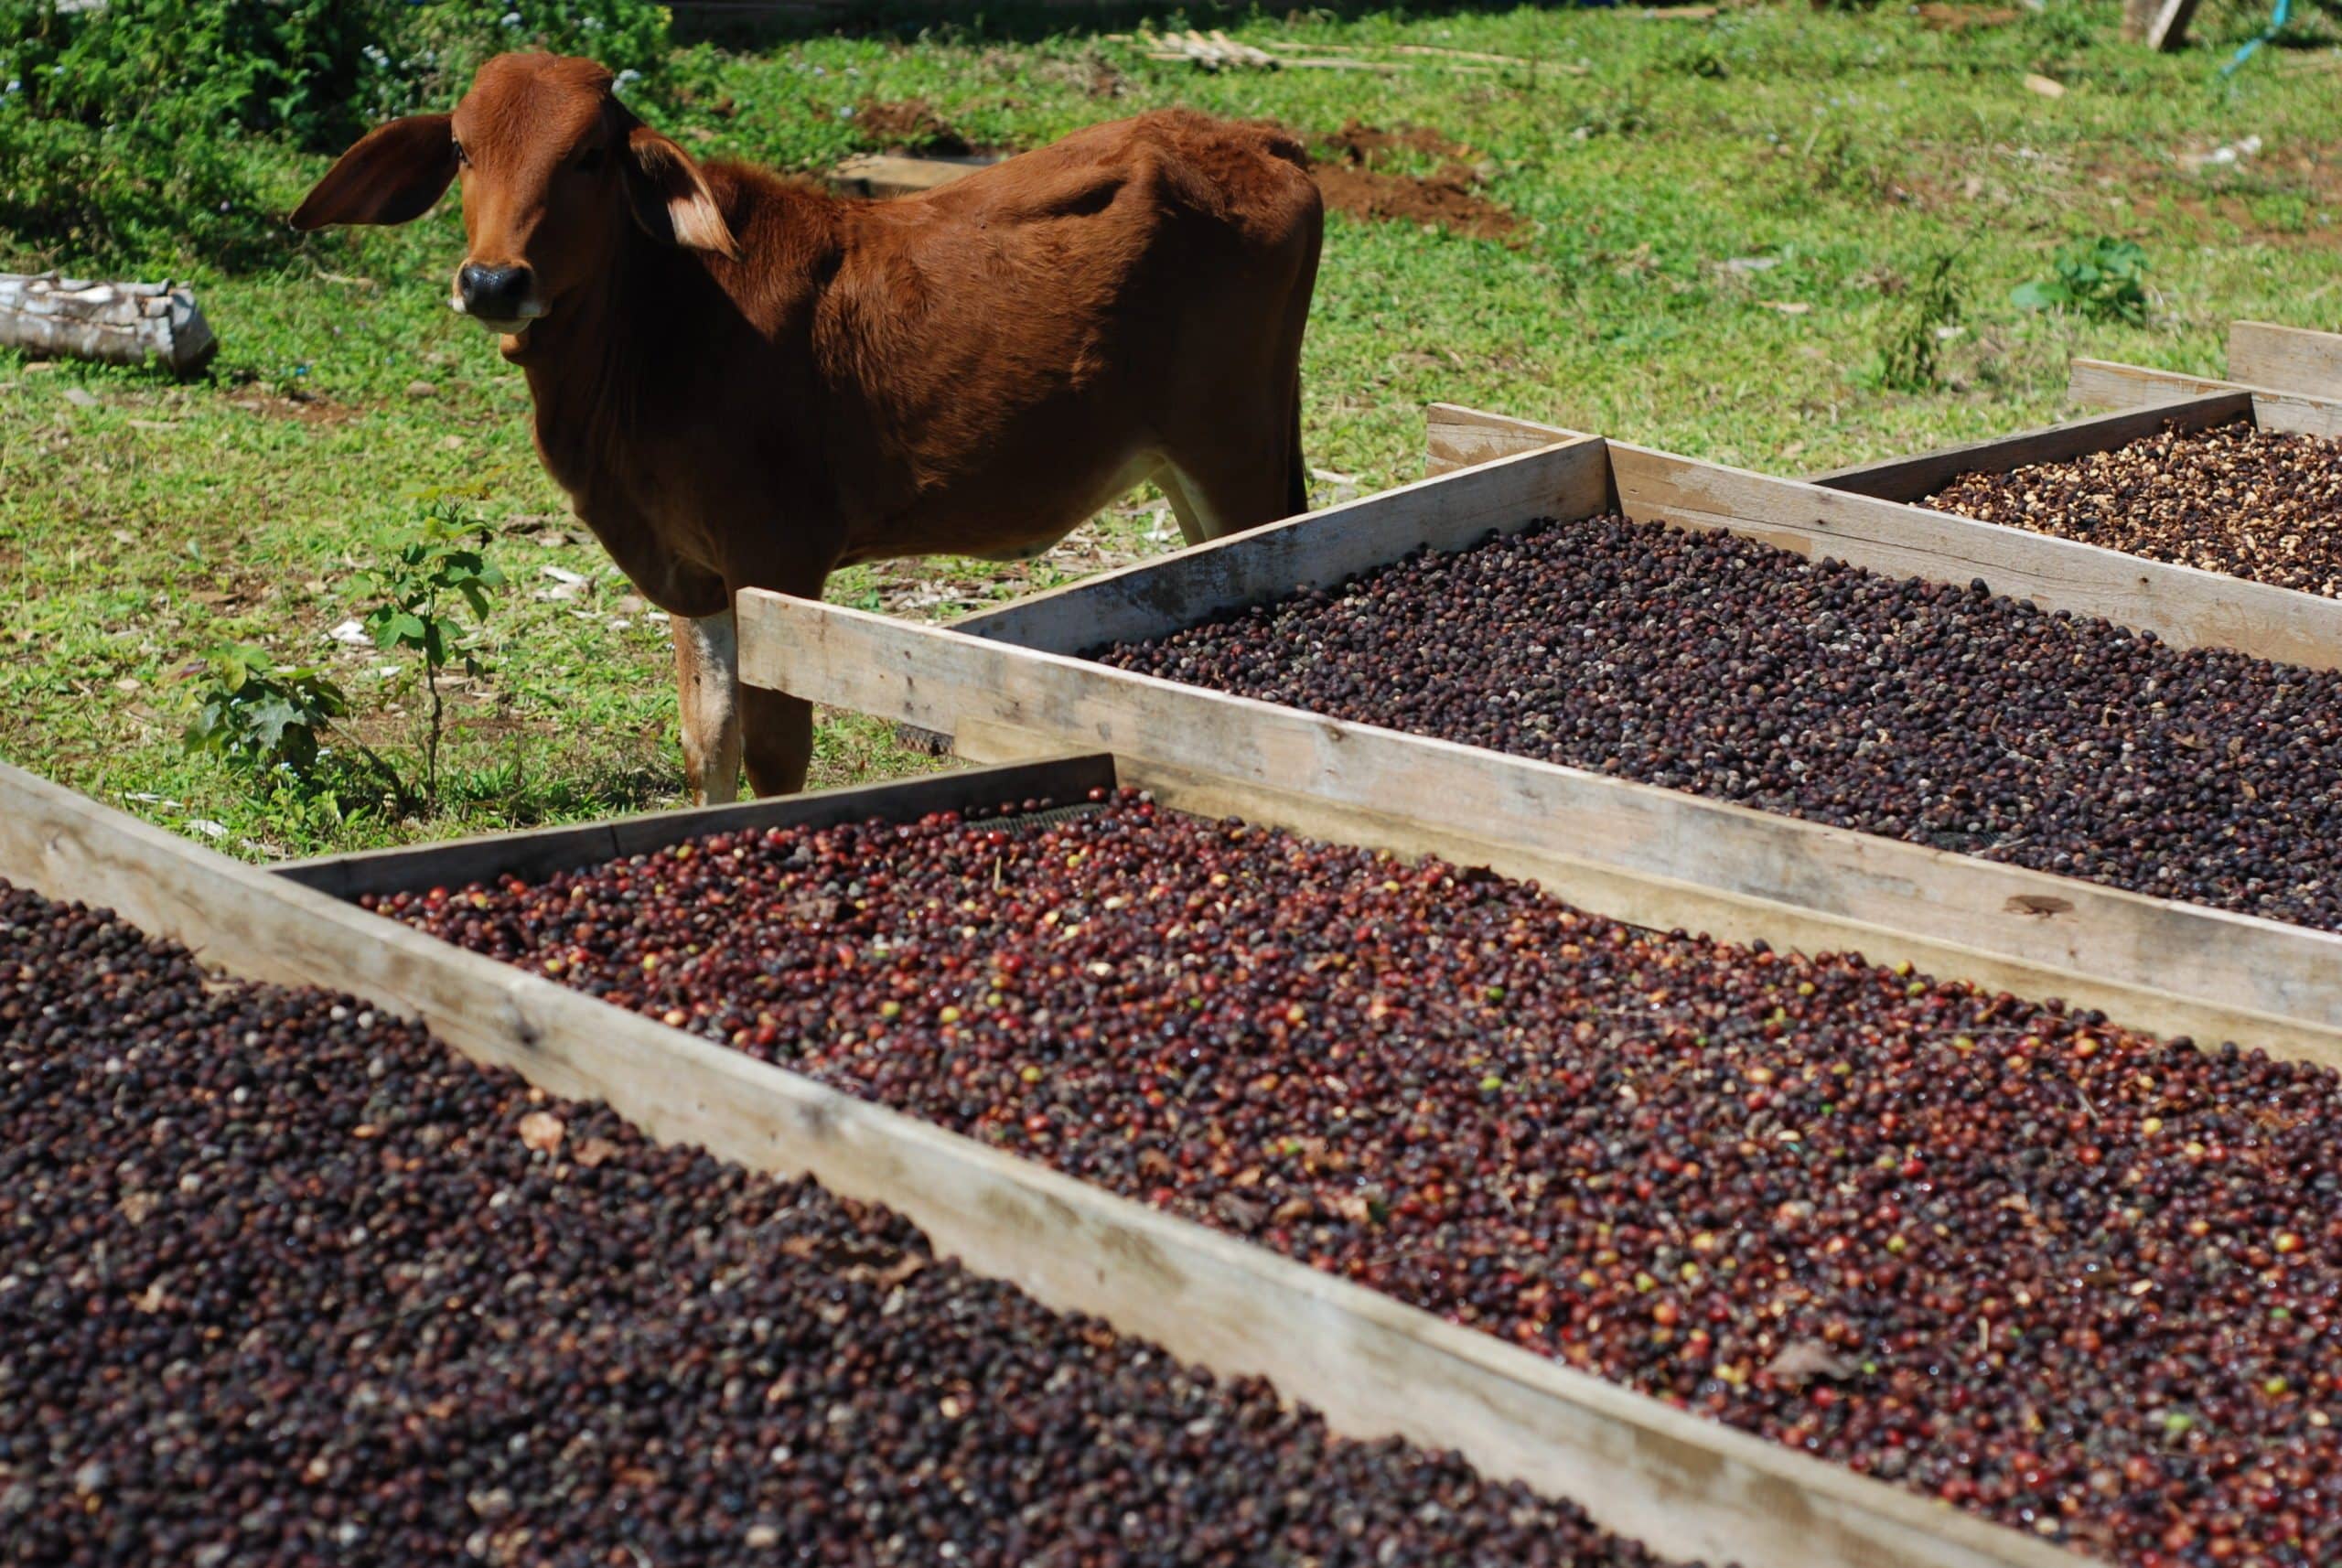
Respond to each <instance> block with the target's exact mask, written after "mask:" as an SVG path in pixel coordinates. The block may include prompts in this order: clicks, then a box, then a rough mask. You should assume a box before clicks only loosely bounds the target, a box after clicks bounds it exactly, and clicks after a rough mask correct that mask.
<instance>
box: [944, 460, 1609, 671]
mask: <svg viewBox="0 0 2342 1568" xmlns="http://www.w3.org/2000/svg"><path fill="white" fill-rule="evenodd" d="M1609 499H1610V495H1609V463H1608V460H1607V459H1606V457H1605V456H1604V455H1603V451H1602V444H1601V443H1600V442H1599V441H1581V442H1576V443H1572V444H1565V445H1563V446H1542V447H1538V448H1533V449H1531V450H1530V451H1527V452H1524V453H1521V454H1520V456H1515V457H1510V458H1508V459H1506V460H1504V461H1501V462H1496V463H1488V464H1484V465H1482V466H1481V467H1476V468H1474V469H1472V470H1471V471H1469V472H1467V473H1458V474H1452V475H1449V476H1447V477H1446V478H1439V479H1427V480H1423V481H1422V482H1421V483H1418V484H1413V485H1407V486H1402V487H1401V488H1400V489H1395V490H1386V491H1384V492H1383V493H1382V494H1380V495H1375V496H1368V497H1364V498H1362V499H1359V500H1354V501H1346V502H1344V503H1343V504H1341V505H1340V506H1336V507H1328V508H1326V509H1325V510H1321V511H1314V512H1310V513H1307V514H1306V515H1305V516H1302V517H1298V518H1289V519H1287V520H1285V521H1283V522H1273V523H1268V524H1265V525H1263V526H1262V527H1260V528H1255V529H1252V530H1249V531H1247V532H1242V533H1237V534H1231V535H1230V536H1229V537H1228V538H1226V539H1220V540H1215V541H1214V542H1211V543H1209V544H1202V545H1198V546H1196V547H1195V548H1193V549H1189V550H1180V551H1176V552H1174V553H1171V554H1168V555H1159V556H1155V557H1154V558H1153V559H1151V560H1146V561H1142V562H1139V563H1138V564H1135V565H1132V566H1126V567H1123V568H1121V569H1119V570H1116V571H1112V572H1101V573H1100V574H1099V575H1096V576H1094V577H1085V578H1083V579H1082V580H1081V581H1080V582H1079V583H1075V584H1071V585H1068V586H1066V587H1062V588H1053V589H1050V590H1049V591H1047V592H1046V593H1039V594H1032V595H1028V596H1026V597H1025V598H1022V599H1019V600H1017V601H1016V602H1015V603H1014V604H1012V605H1009V606H1007V607H1004V608H1002V609H998V610H992V611H988V612H986V613H984V614H983V615H979V616H972V617H970V618H967V619H965V620H962V621H961V622H959V623H958V625H959V628H960V629H961V630H962V631H965V632H968V633H970V634H972V635H974V636H978V637H984V638H990V639H995V640H998V641H1003V642H1013V643H1016V644H1018V645H1019V646H1022V647H1026V648H1046V649H1049V650H1054V651H1057V652H1059V653H1073V652H1078V651H1080V650H1083V649H1087V648H1091V647H1095V646H1096V645H1098V644H1100V643H1103V642H1121V641H1126V640H1129V639H1137V638H1146V637H1155V636H1159V635H1161V634H1162V633H1164V632H1167V631H1171V630H1173V629H1175V628H1178V627H1181V626H1185V625H1187V624H1188V623H1189V622H1191V621H1192V620H1193V619H1194V618H1196V617H1197V616H1198V615H1200V614H1204V613H1208V612H1209V610H1212V609H1216V608H1234V607H1237V606H1240V605H1245V604H1250V603H1252V602H1254V601H1256V600H1259V599H1264V598H1270V597H1274V596H1279V595H1283V594H1289V593H1291V592H1292V591H1293V590H1294V589H1295V588H1297V587H1312V586H1319V587H1322V586H1328V585H1332V584H1335V583H1338V582H1340V581H1341V580H1342V579H1343V578H1344V577H1347V576H1348V575H1351V574H1352V573H1355V572H1362V571H1365V570H1367V569H1368V568H1370V567H1373V566H1379V565H1381V564H1383V563H1385V562H1387V561H1391V560H1393V559H1395V558H1396V557H1397V556H1398V555H1400V554H1401V553H1403V552H1404V551H1406V550H1407V549H1409V548H1411V547H1412V546H1413V544H1415V543H1417V542H1421V540H1422V539H1423V536H1424V533H1425V531H1426V530H1429V531H1430V532H1433V533H1434V534H1435V535H1436V536H1437V537H1440V538H1443V539H1447V538H1452V539H1456V540H1459V541H1461V540H1465V539H1473V538H1477V537H1479V536H1481V535H1483V534H1486V533H1488V532H1490V531H1491V530H1494V531H1497V532H1506V533H1510V532H1518V531H1519V530H1520V529H1522V528H1525V527H1527V526H1528V525H1529V524H1530V523H1531V522H1533V521H1536V520H1537V519H1538V518H1541V517H1584V516H1586V515H1587V514H1588V513H1589V512H1594V511H1599V510H1603V508H1604V507H1605V506H1606V504H1607V503H1608V500H1609Z"/></svg>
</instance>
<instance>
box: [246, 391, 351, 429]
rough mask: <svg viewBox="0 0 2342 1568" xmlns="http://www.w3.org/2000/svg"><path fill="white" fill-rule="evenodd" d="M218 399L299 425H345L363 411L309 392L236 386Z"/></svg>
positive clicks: (264, 416)
mask: <svg viewBox="0 0 2342 1568" xmlns="http://www.w3.org/2000/svg"><path fill="white" fill-rule="evenodd" d="M220 402H222V403H226V404H227V405H228V406H229V407H230V408H241V409H242V410H243V411H244V412H245V413H257V414H259V415H260V416H261V417H262V418H263V419H292V420H298V421H299V422H300V423H301V424H349V422H350V421H351V420H353V419H356V418H358V417H359V416H360V414H362V413H365V410H363V409H361V408H357V407H354V406H352V405H351V404H349V403H336V402H334V401H333V399H331V398H329V397H318V396H317V395H316V394H314V393H311V392H290V393H283V392H263V391H262V390H261V389H260V388H258V387H243V388H240V389H239V390H238V391H237V392H234V393H233V394H232V395H231V396H228V397H224V398H222V399H220Z"/></svg>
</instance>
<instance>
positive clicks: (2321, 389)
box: [2229, 321, 2342, 398]
mask: <svg viewBox="0 0 2342 1568" xmlns="http://www.w3.org/2000/svg"><path fill="white" fill-rule="evenodd" d="M2229 375H2230V376H2232V377H2234V378H2235V379H2236V380H2238V381H2251V382H2256V383H2259V384H2260V385H2262V386H2267V387H2272V388H2275V389H2276V390H2278V391H2280V392H2296V393H2300V394H2303V395H2304V396H2308V397H2319V398H2342V332H2320V331H2318V330H2316V329H2315V328H2309V327H2281V326H2279V325H2277V324H2276V323H2275V322H2273V321H2232V322H2230V323H2229Z"/></svg>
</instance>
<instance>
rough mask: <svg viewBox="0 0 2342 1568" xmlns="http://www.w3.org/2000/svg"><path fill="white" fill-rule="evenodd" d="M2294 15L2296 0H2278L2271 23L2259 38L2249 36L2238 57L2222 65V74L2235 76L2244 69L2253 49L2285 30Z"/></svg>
mask: <svg viewBox="0 0 2342 1568" xmlns="http://www.w3.org/2000/svg"><path fill="white" fill-rule="evenodd" d="M2293 15H2294V0H2277V11H2276V14H2275V15H2274V16H2271V17H2270V18H2269V25H2268V26H2267V27H2263V28H2261V34H2260V36H2259V37H2258V38H2249V39H2247V40H2246V41H2245V46H2244V48H2240V49H2239V50H2237V51H2236V58H2235V59H2232V60H2230V61H2229V63H2228V64H2226V65H2224V66H2222V67H2220V74H2221V75H2222V76H2234V75H2235V74H2236V73H2237V72H2238V71H2240V70H2243V69H2244V62H2245V61H2246V60H2249V59H2251V58H2252V51H2253V50H2255V49H2257V48H2260V47H2261V45H2263V44H2265V43H2267V42H2269V41H2270V40H2271V39H2272V38H2275V37H2276V36H2277V35H2278V34H2279V33H2282V32H2283V31H2284V30H2285V24H2286V23H2287V22H2289V21H2291V20H2292V19H2293Z"/></svg>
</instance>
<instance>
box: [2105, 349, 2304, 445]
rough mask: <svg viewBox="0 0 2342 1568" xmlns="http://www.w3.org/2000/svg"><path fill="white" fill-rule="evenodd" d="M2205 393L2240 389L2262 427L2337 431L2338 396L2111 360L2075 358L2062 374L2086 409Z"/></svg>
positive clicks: (2152, 403) (2145, 404) (2150, 404)
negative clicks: (2218, 379)
mask: <svg viewBox="0 0 2342 1568" xmlns="http://www.w3.org/2000/svg"><path fill="white" fill-rule="evenodd" d="M2207 392H2242V393H2244V394H2245V395H2246V396H2248V397H2250V398H2251V399H2252V422H2253V424H2256V425H2257V426H2259V427H2260V428H2261V429H2262V430H2267V431H2274V432H2280V433H2282V434H2284V435H2319V436H2324V437H2326V438H2327V439H2329V440H2331V439H2334V438H2336V437H2337V436H2342V398H2337V397H2320V396H2317V395H2315V394H2313V393H2309V392H2290V391H2287V390H2286V389H2284V388H2283V387H2274V386H2256V385H2254V384H2252V383H2251V382H2248V381H2215V380H2213V379H2211V378H2210V377H2207V376H2191V375H2189V374H2187V373H2186V371H2165V370H2158V369H2155V368H2154V367H2153V366H2148V365H2124V364H2118V363H2116V362H2115V361H2113V360H2084V359H2077V360H2074V361H2073V363H2072V364H2071V366H2069V367H2068V371H2067V376H2066V395H2067V396H2068V398H2070V399H2071V400H2072V401H2073V402H2075V403H2079V404H2081V405H2082V406H2083V407H2085V408H2115V409H2131V408H2156V407H2163V406H2165V405H2167V404H2169V403H2174V402H2176V401H2179V400H2182V399H2185V398H2188V397H2196V396H2201V395H2203V394H2205V393H2207Z"/></svg>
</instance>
